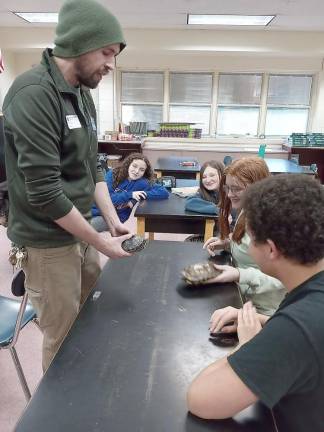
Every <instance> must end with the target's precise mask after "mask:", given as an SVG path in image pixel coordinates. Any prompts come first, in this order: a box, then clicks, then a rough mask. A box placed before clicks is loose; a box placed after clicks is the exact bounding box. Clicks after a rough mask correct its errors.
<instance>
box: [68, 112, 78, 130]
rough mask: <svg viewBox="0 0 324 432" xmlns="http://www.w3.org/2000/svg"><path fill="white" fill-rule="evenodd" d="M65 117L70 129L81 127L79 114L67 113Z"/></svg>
mask: <svg viewBox="0 0 324 432" xmlns="http://www.w3.org/2000/svg"><path fill="white" fill-rule="evenodd" d="M65 118H66V121H67V125H68V128H69V129H78V128H80V127H81V123H80V120H79V118H78V116H77V115H67V116H66V117H65Z"/></svg>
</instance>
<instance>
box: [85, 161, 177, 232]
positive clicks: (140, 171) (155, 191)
mask: <svg viewBox="0 0 324 432" xmlns="http://www.w3.org/2000/svg"><path fill="white" fill-rule="evenodd" d="M105 180H106V183H107V186H108V189H109V194H110V198H111V200H112V202H113V204H114V206H115V208H116V211H117V214H118V216H119V219H120V221H121V222H125V221H126V220H127V219H128V218H129V216H130V214H131V212H132V209H133V207H134V205H135V204H136V203H138V202H139V201H141V200H144V199H147V200H159V199H167V198H169V193H168V191H167V190H166V189H165V188H164V187H163V186H161V185H159V184H156V183H154V177H153V170H152V167H151V164H150V162H149V160H148V159H147V157H146V156H144V155H143V154H141V153H132V154H130V155H129V156H127V157H126V158H125V159H124V160H123V161H122V162H121V164H120V165H119V166H118V167H116V168H114V169H113V170H109V171H108V172H107V173H106V176H105ZM92 217H93V218H92V221H91V224H92V226H93V227H94V228H95V229H96V230H97V231H99V232H101V231H107V230H108V227H107V225H106V223H105V221H104V219H103V217H102V216H101V215H100V210H99V209H98V208H97V207H96V206H95V205H93V207H92Z"/></svg>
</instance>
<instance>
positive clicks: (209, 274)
mask: <svg viewBox="0 0 324 432" xmlns="http://www.w3.org/2000/svg"><path fill="white" fill-rule="evenodd" d="M220 273H221V271H220V270H216V269H215V267H214V266H213V264H212V263H210V262H204V263H197V264H192V265H190V266H188V267H186V268H184V269H183V271H182V277H183V279H184V280H185V281H186V282H187V283H188V284H191V285H198V284H201V283H204V282H206V281H207V280H209V279H212V278H214V277H216V276H218V275H219V274H220Z"/></svg>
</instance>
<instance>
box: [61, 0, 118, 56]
mask: <svg viewBox="0 0 324 432" xmlns="http://www.w3.org/2000/svg"><path fill="white" fill-rule="evenodd" d="M54 43H55V47H54V50H53V54H54V55H55V56H57V57H78V56H79V55H81V54H85V53H87V52H90V51H94V50H96V49H99V48H103V47H105V46H107V45H112V44H118V43H119V44H120V51H121V50H123V49H124V48H125V46H126V42H125V38H124V35H123V32H122V29H121V27H120V24H119V22H118V21H117V19H116V18H115V17H114V15H112V14H111V13H110V12H109V11H108V10H107V9H106V8H105V7H104V6H102V5H101V4H99V3H97V2H96V1H95V0H67V1H65V3H64V4H63V6H62V7H61V9H60V12H59V18H58V24H57V27H56V38H55V40H54Z"/></svg>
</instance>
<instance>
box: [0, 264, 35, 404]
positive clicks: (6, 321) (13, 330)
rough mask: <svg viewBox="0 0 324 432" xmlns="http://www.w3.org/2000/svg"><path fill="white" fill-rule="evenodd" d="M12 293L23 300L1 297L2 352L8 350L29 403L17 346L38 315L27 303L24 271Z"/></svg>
mask: <svg viewBox="0 0 324 432" xmlns="http://www.w3.org/2000/svg"><path fill="white" fill-rule="evenodd" d="M11 291H12V293H13V295H15V296H16V297H22V300H21V301H20V300H15V299H11V298H8V297H4V296H0V316H1V320H0V350H1V349H8V350H9V351H10V354H11V357H12V360H13V362H14V365H15V368H16V371H17V374H18V378H19V381H20V384H21V386H22V389H23V392H24V394H25V397H26V400H27V401H28V400H29V399H30V397H31V394H30V390H29V388H28V385H27V381H26V378H25V375H24V372H23V370H22V367H21V364H20V361H19V358H18V355H17V352H16V349H15V345H16V343H17V340H18V336H19V333H20V330H21V329H22V328H24V327H25V325H26V324H28V323H29V322H30V321H34V322H35V323H36V324H37V321H36V313H35V311H34V309H33V307H32V306H31V304H29V303H28V302H27V300H28V294H27V292H26V291H25V274H24V272H23V271H22V270H19V272H18V273H16V275H15V276H14V278H13V280H12V284H11Z"/></svg>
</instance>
